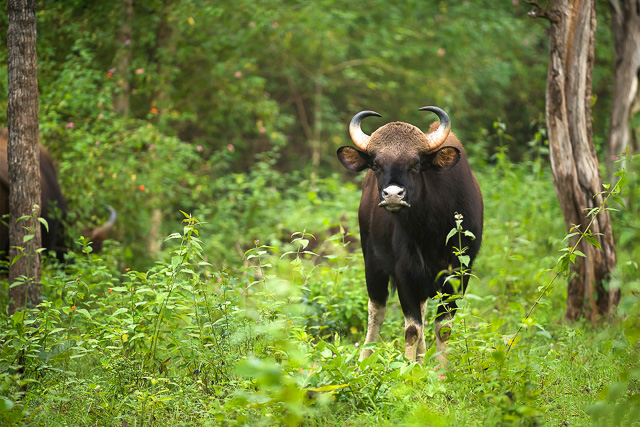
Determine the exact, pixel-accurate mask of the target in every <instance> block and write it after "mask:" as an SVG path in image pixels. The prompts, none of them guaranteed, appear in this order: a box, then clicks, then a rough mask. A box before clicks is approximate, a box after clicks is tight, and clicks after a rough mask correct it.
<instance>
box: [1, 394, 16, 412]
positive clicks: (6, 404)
mask: <svg viewBox="0 0 640 427" xmlns="http://www.w3.org/2000/svg"><path fill="white" fill-rule="evenodd" d="M11 409H13V402H12V401H11V400H9V399H8V398H6V397H4V396H0V412H9V411H10V410H11Z"/></svg>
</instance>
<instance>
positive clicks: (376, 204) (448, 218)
mask: <svg viewBox="0 0 640 427" xmlns="http://www.w3.org/2000/svg"><path fill="white" fill-rule="evenodd" d="M420 110H421V111H432V112H434V113H435V114H436V115H437V116H438V117H439V119H440V121H439V122H435V123H433V124H432V125H431V127H430V129H429V133H428V134H424V133H423V132H422V131H420V129H418V128H417V127H415V126H413V125H410V124H407V123H402V122H394V123H388V124H386V125H384V126H382V127H380V128H379V129H377V130H376V131H375V132H373V133H372V134H371V135H370V136H369V135H367V134H365V133H364V132H363V131H362V130H361V128H360V124H361V122H362V120H363V119H364V118H365V117H368V116H378V117H381V116H380V114H378V113H376V112H374V111H361V112H360V113H358V114H356V115H355V116H354V117H353V119H352V120H351V123H350V126H349V132H350V134H351V138H352V140H353V142H354V143H355V145H356V146H357V147H358V149H356V148H353V147H340V149H338V153H337V154H338V159H339V160H340V162H341V163H342V165H343V166H344V167H345V168H347V169H348V170H350V171H353V172H360V171H362V170H364V169H369V171H368V172H367V175H366V176H365V180H364V187H363V190H362V198H361V200H360V208H359V210H358V217H359V222H360V235H361V244H362V252H363V255H364V263H365V278H366V283H367V291H368V293H369V304H368V305H369V318H368V323H367V335H366V338H365V344H366V343H371V342H375V341H376V340H377V338H378V334H379V332H380V328H381V326H382V323H383V321H384V315H385V311H386V304H387V299H388V297H389V278H391V279H392V286H394V287H395V288H396V289H397V290H398V297H399V299H400V305H401V307H402V312H403V313H404V318H405V330H404V336H405V355H406V357H407V358H408V359H409V360H415V361H418V362H420V363H422V362H423V361H424V354H425V353H426V344H425V338H424V321H425V319H424V317H425V310H426V307H427V300H428V299H430V298H433V297H435V296H436V295H437V293H438V292H440V293H442V294H448V295H454V294H458V293H459V292H464V290H465V289H466V286H467V282H468V277H469V276H464V280H462V283H461V284H462V289H461V290H454V288H453V285H452V281H450V280H446V278H447V277H448V276H450V275H451V273H452V272H454V271H456V269H459V268H460V262H459V260H458V258H457V257H456V256H455V255H454V250H453V246H454V244H455V246H457V243H458V241H457V239H451V240H450V241H449V242H448V243H447V242H446V241H447V235H448V234H449V232H450V230H452V229H453V228H455V226H456V223H455V220H456V218H455V215H456V213H459V214H462V215H463V217H464V222H463V227H464V228H465V230H468V231H470V232H471V233H473V235H474V236H475V239H472V238H471V237H470V236H463V241H462V244H463V246H466V247H467V250H466V253H465V255H467V256H469V258H470V262H469V264H468V267H469V268H471V265H472V264H473V260H474V259H475V257H476V255H477V254H478V251H479V250H480V243H481V240H482V220H483V219H482V218H483V202H482V193H481V192H480V186H479V185H478V182H477V181H476V179H475V177H474V176H473V173H472V172H471V168H470V167H469V163H468V161H467V155H466V153H465V150H464V148H463V147H462V144H461V143H460V141H459V140H458V138H456V137H455V135H453V133H451V132H450V131H451V122H450V120H449V116H448V115H447V113H445V112H444V111H443V110H442V109H440V108H438V107H422V108H420ZM454 240H455V243H454ZM456 308H457V306H456V303H455V301H453V300H449V301H447V300H446V299H445V300H444V301H443V302H442V303H441V304H440V305H439V306H438V311H437V315H436V321H435V334H436V344H437V345H436V348H437V355H436V360H438V362H440V366H441V367H446V366H447V359H446V341H447V340H448V339H449V335H450V333H451V327H450V325H447V324H449V323H450V322H451V320H452V319H453V315H454V313H455V310H456ZM445 325H447V327H444V326H445ZM371 353H372V350H371V349H367V348H365V349H363V351H362V353H361V355H360V360H363V359H365V358H366V357H368V356H370V355H371Z"/></svg>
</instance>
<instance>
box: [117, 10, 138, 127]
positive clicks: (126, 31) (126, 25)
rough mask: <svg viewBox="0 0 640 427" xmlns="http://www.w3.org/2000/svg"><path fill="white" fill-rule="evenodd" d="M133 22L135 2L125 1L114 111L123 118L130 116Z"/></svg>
mask: <svg viewBox="0 0 640 427" xmlns="http://www.w3.org/2000/svg"><path fill="white" fill-rule="evenodd" d="M131 21H133V1H132V0H124V1H123V4H122V20H121V21H120V29H119V31H118V43H119V46H120V48H119V51H118V54H117V60H116V75H117V76H118V80H117V82H118V93H117V94H116V99H115V102H114V107H113V110H114V111H115V112H116V113H118V114H121V115H123V116H127V114H129V93H130V92H131V83H130V78H129V76H130V73H129V66H130V64H131V46H130V43H131V37H132V35H133V31H132V30H131Z"/></svg>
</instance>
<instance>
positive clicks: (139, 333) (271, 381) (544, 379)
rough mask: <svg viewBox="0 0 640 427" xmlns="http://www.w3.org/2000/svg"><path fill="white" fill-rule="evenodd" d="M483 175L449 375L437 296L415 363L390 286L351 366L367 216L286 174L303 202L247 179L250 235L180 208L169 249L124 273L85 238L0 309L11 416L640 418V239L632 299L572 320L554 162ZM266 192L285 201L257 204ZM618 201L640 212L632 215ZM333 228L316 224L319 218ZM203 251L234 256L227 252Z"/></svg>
mask: <svg viewBox="0 0 640 427" xmlns="http://www.w3.org/2000/svg"><path fill="white" fill-rule="evenodd" d="M479 172H480V173H478V174H477V175H478V180H479V182H480V184H481V186H482V188H483V191H484V199H485V228H484V230H485V231H484V239H483V247H482V250H481V253H480V255H479V257H478V258H477V260H476V263H475V265H474V271H473V274H474V275H475V276H477V278H473V279H472V280H471V284H470V286H469V290H468V293H467V294H466V296H465V297H464V298H462V299H460V300H459V301H458V306H459V307H460V309H459V310H458V313H457V314H456V317H455V320H454V323H453V334H452V338H451V340H450V344H449V348H450V355H449V360H450V366H449V371H448V372H447V373H446V378H445V379H438V373H437V372H435V370H434V369H435V367H436V365H437V363H436V362H435V357H434V356H435V340H434V337H433V332H432V328H433V326H432V325H433V316H434V315H435V310H436V301H433V302H431V303H430V304H429V308H428V316H427V319H428V322H429V326H428V327H427V328H426V330H427V335H426V337H427V348H428V351H427V355H426V357H425V364H424V365H417V364H415V363H409V362H408V361H407V360H406V359H405V358H404V355H403V353H404V348H403V347H404V344H403V325H404V320H403V318H402V313H401V310H400V307H399V304H398V302H397V301H396V298H395V297H394V298H392V299H391V302H390V304H389V305H390V307H389V309H388V310H387V319H386V321H385V325H384V327H383V330H382V334H381V338H380V341H379V343H377V344H372V345H371V346H372V347H373V348H374V352H373V355H372V356H371V357H369V358H368V359H366V360H364V361H362V362H359V361H358V356H359V354H360V351H361V350H362V347H361V346H362V342H363V339H364V333H365V330H364V328H365V327H366V317H367V296H366V290H365V283H364V269H363V262H362V255H361V254H360V252H359V247H358V243H357V239H356V241H355V242H354V241H353V240H351V239H352V237H353V236H350V235H349V234H350V233H353V232H355V231H356V230H357V227H356V224H355V216H354V210H355V209H356V207H357V200H358V198H359V190H358V188H357V185H353V184H348V185H344V186H342V187H340V188H336V187H335V185H334V184H335V182H337V179H336V178H330V179H326V180H318V181H316V182H314V183H313V184H312V183H310V182H298V183H297V184H295V183H293V182H294V181H295V180H294V179H293V177H285V178H286V179H289V181H285V182H287V183H288V184H291V185H292V186H293V187H292V188H296V185H297V188H306V189H307V190H308V191H306V192H303V193H302V196H301V197H300V198H299V199H293V198H292V197H290V196H288V195H287V194H290V193H288V192H291V191H292V190H291V188H289V187H274V189H272V190H270V189H269V187H266V188H265V187H264V186H263V187H260V186H252V185H250V184H251V181H252V179H249V181H248V182H246V186H244V187H241V188H243V190H242V191H240V190H237V191H238V193H232V194H230V195H229V196H230V197H236V200H238V203H239V204H241V205H243V206H244V205H245V202H246V201H247V200H248V203H257V204H258V205H257V206H256V210H255V213H254V214H252V215H255V218H254V219H248V218H247V219H246V220H247V223H246V224H248V225H251V227H250V229H251V230H252V231H251V233H252V234H251V235H250V236H247V235H244V236H238V239H232V238H231V237H230V236H231V233H232V231H230V229H226V228H225V227H230V225H229V224H224V223H223V222H221V221H219V219H220V218H218V219H217V220H212V219H213V218H216V217H215V215H222V214H221V213H220V212H221V211H220V210H217V211H216V212H214V211H213V210H210V211H209V214H210V215H211V216H212V218H207V223H206V224H203V223H202V222H201V221H199V220H198V219H197V218H196V217H193V216H191V215H189V214H183V217H184V221H183V222H182V227H181V228H180V229H179V230H176V232H175V233H174V234H171V235H170V236H169V237H168V238H167V242H166V246H167V247H170V248H172V249H171V252H170V253H167V256H166V259H165V260H164V261H158V262H157V263H156V265H155V266H154V267H152V268H150V269H148V270H143V271H134V270H131V269H129V268H125V267H123V266H122V265H121V262H120V258H119V256H120V252H121V251H120V249H119V247H118V246H117V245H111V246H110V247H109V246H108V247H107V248H106V250H105V251H104V252H103V253H102V254H101V255H99V256H98V255H94V254H90V253H88V252H89V249H86V246H85V252H87V253H86V254H78V255H70V257H71V259H68V260H67V264H66V265H65V266H55V265H49V266H48V267H47V268H46V269H45V272H44V275H43V280H42V282H43V295H44V297H45V298H44V299H43V302H42V303H41V304H40V306H39V307H38V309H31V310H28V311H26V312H18V313H17V314H15V315H14V316H12V317H7V316H6V315H4V316H3V317H2V319H0V321H2V322H3V324H4V326H3V328H2V329H1V332H0V419H2V421H3V424H4V425H23V424H29V425H46V426H54V425H116V426H132V425H136V426H142V425H173V426H178V425H184V426H187V425H252V426H253V425H318V426H320V425H322V426H324V425H354V426H355V425H374V424H376V425H377V424H380V425H398V424H400V425H513V424H517V425H542V424H549V425H589V424H593V425H634V423H635V422H637V421H636V420H637V419H639V418H640V413H639V412H638V408H639V407H640V406H639V403H640V366H639V364H638V357H637V355H638V350H639V344H638V338H639V337H640V324H639V321H638V319H640V302H639V301H638V299H639V298H638V295H639V293H640V281H639V280H638V270H637V265H635V263H634V262H633V259H632V258H629V256H630V254H633V253H634V251H637V249H635V248H633V247H632V244H631V243H630V240H629V239H627V241H626V242H625V243H624V245H627V246H624V247H629V248H630V249H629V251H624V250H622V251H620V253H619V265H620V267H619V269H618V272H617V273H616V276H615V277H614V279H613V282H614V283H618V284H620V285H621V286H622V289H623V292H622V294H623V296H622V300H621V303H620V306H619V307H618V309H617V311H616V313H615V315H614V316H613V317H612V318H611V319H605V320H604V321H603V322H602V323H600V324H598V325H590V324H586V323H582V322H578V323H574V324H566V323H564V322H563V321H562V318H563V315H564V299H565V298H566V295H565V293H566V292H565V291H564V289H563V285H561V282H562V280H559V281H557V283H556V285H555V286H554V287H552V288H551V289H545V287H546V286H547V285H548V284H549V283H550V282H551V280H552V276H553V274H554V272H553V271H552V270H553V269H554V268H556V263H557V261H558V259H559V258H561V257H562V256H563V252H561V250H562V249H564V248H565V246H566V242H563V236H564V234H565V231H564V225H563V222H562V216H561V214H560V212H559V209H558V208H557V203H556V202H555V194H554V193H553V187H552V184H551V182H550V178H549V176H548V174H547V173H546V172H545V170H544V169H543V168H541V167H540V166H539V164H537V163H535V162H529V163H527V164H525V165H523V166H513V165H511V164H510V163H508V162H507V161H506V160H505V161H502V160H501V159H500V157H499V155H498V157H497V158H496V159H495V163H494V164H492V167H481V168H480V170H479ZM631 173H633V172H631ZM249 178H250V176H249ZM234 179H235V180H236V181H237V180H239V179H240V178H239V177H235V178H234ZM242 179H243V180H245V179H248V178H247V175H243V177H242ZM256 179H258V177H257V175H256ZM260 179H267V178H265V176H264V174H262V175H261V178H260ZM265 182H269V181H265ZM263 183H264V182H263ZM243 185H245V184H243ZM259 189H260V190H259ZM231 190H232V189H231V188H230V191H231ZM630 190H631V193H633V192H635V191H637V190H636V189H635V187H631V188H630ZM265 191H272V192H274V193H277V194H281V195H283V196H282V197H281V199H280V200H276V201H273V200H270V199H269V198H266V200H263V199H264V192H265ZM285 195H287V196H285ZM525 196H526V197H525ZM242 197H246V198H247V199H242ZM631 197H633V194H632V195H631V196H629V198H631ZM252 198H253V199H252ZM314 200H315V202H314ZM278 202H281V203H278ZM260 203H261V204H260ZM627 205H628V204H627ZM344 206H349V207H348V208H345V207H344ZM225 209H232V208H231V207H229V208H225ZM347 209H349V210H350V211H349V212H347V211H346V210H347ZM627 209H628V208H627ZM243 212H244V211H243ZM201 213H203V214H204V216H205V217H206V216H207V212H205V211H202V212H201ZM228 215H241V213H238V212H236V213H234V212H231V211H229V213H228ZM343 215H345V216H344V217H343ZM613 215H614V219H617V221H618V223H625V224H629V223H631V222H633V221H634V219H633V218H628V217H627V216H625V215H627V213H626V212H625V211H624V210H623V211H621V212H614V213H613ZM287 216H290V218H286V217H287ZM261 217H264V221H262V222H260V221H259V219H260V218H261ZM198 218H201V217H199V216H198ZM203 222H204V221H203ZM334 224H339V225H338V226H337V228H334V229H333V231H329V230H321V231H322V233H323V236H320V233H317V232H315V231H314V232H312V231H311V230H312V229H313V230H315V229H316V228H322V227H323V226H328V228H329V227H330V226H331V225H334ZM461 224H462V225H461V227H462V228H463V227H464V221H463V222H462V223H461ZM218 227H220V232H219V233H218V234H216V233H215V230H216V229H218ZM273 227H276V228H279V229H281V230H282V231H285V230H286V233H284V234H285V236H284V237H283V236H281V235H279V233H280V232H278V233H276V232H275V231H273ZM461 230H462V229H461ZM461 230H460V231H461ZM314 233H315V234H317V235H318V236H316V235H315V234H314ZM312 234H313V235H312ZM356 237H357V236H356ZM249 239H252V242H251V243H249V244H247V243H245V242H247V241H250V240H249ZM316 239H318V240H319V243H321V244H320V245H316V244H315V242H316ZM238 242H242V243H238ZM236 243H238V245H236ZM85 245H86V242H85ZM212 246H218V247H217V248H216V249H215V250H216V251H218V252H220V253H222V252H224V251H226V253H227V257H226V258H225V261H224V262H220V261H219V259H220V258H219V257H215V256H214V255H212V251H213V250H212V249H211V248H212ZM237 246H239V247H237ZM225 248H226V249H225ZM539 296H542V298H541V300H540V303H539V304H538V306H537V307H536V308H535V310H534V311H533V312H532V314H531V315H530V316H527V312H528V311H529V309H530V308H531V307H532V305H533V304H534V301H536V299H537V298H538V297H539ZM518 331H519V332H518ZM22 371H23V372H22ZM21 372H22V373H21ZM612 423H613V424H612Z"/></svg>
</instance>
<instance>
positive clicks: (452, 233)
mask: <svg viewBox="0 0 640 427" xmlns="http://www.w3.org/2000/svg"><path fill="white" fill-rule="evenodd" d="M457 231H458V230H456V229H455V228H452V229H451V231H450V232H449V234H447V240H445V242H444V243H445V245H446V244H447V243H449V239H450V238H452V237H453V236H454V235H455V234H456V232H457Z"/></svg>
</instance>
